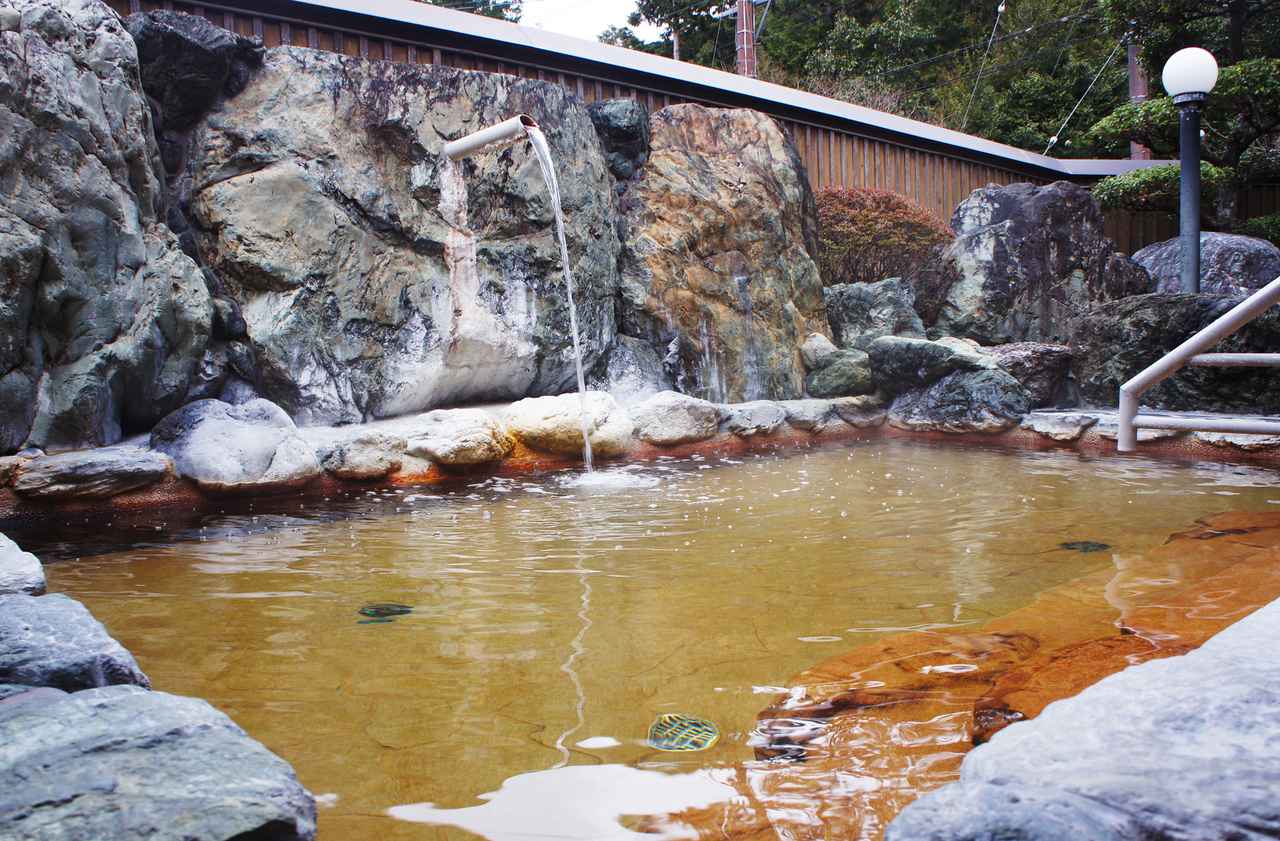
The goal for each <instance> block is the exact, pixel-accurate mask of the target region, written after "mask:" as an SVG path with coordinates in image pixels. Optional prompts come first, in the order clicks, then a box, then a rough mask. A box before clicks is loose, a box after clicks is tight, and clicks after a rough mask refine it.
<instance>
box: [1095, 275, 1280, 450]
mask: <svg viewBox="0 0 1280 841" xmlns="http://www.w3.org/2000/svg"><path fill="white" fill-rule="evenodd" d="M1276 303H1280V277H1278V278H1276V279H1275V280H1273V281H1271V282H1270V283H1268V284H1267V285H1266V286H1264V287H1262V288H1261V289H1259V290H1258V291H1257V292H1254V293H1253V294H1252V295H1250V296H1249V297H1248V298H1245V299H1244V300H1243V301H1241V302H1240V303H1238V304H1236V305H1235V306H1234V307H1232V308H1231V309H1229V310H1227V311H1226V312H1225V313H1223V314H1222V315H1221V316H1219V317H1218V318H1217V319H1215V320H1214V322H1213V323H1212V324H1210V325H1208V326H1207V327H1205V328H1204V329H1203V330H1201V331H1200V332H1199V333H1196V334H1195V335H1194V336H1192V337H1191V338H1189V339H1187V340H1186V341H1185V342H1183V343H1182V344H1180V345H1178V346H1177V347H1176V348H1174V349H1173V350H1171V351H1169V352H1168V353H1166V354H1165V355H1164V356H1162V357H1161V358H1160V359H1158V360H1156V361H1155V362H1153V363H1152V364H1150V365H1148V366H1147V367H1146V368H1144V369H1143V370H1142V372H1141V373H1140V374H1138V375H1137V376H1135V377H1133V378H1132V379H1130V380H1129V381H1128V382H1126V383H1125V384H1124V385H1122V386H1120V432H1119V436H1118V437H1117V439H1116V449H1117V450H1118V451H1119V452H1122V453H1131V452H1133V451H1134V449H1136V448H1137V446H1138V429H1196V430H1203V431H1215V432H1237V433H1254V434H1264V435H1266V434H1270V435H1274V434H1277V433H1278V432H1280V423H1277V422H1275V421H1263V420H1252V419H1243V418H1240V419H1225V418H1224V419H1220V420H1213V419H1196V418H1161V417H1157V416H1139V415H1138V398H1139V397H1141V396H1142V395H1143V394H1145V393H1146V392H1148V391H1150V390H1151V389H1152V388H1155V387H1156V386H1157V385H1159V384H1160V383H1162V382H1164V381H1165V380H1167V379H1169V377H1172V376H1173V375H1174V374H1176V373H1177V372H1178V371H1180V370H1182V368H1184V367H1185V366H1187V365H1189V364H1191V365H1207V364H1213V361H1212V359H1213V357H1214V356H1215V354H1206V355H1204V356H1201V354H1202V353H1203V352H1204V351H1205V350H1206V349H1208V348H1210V347H1212V346H1214V345H1216V344H1217V343H1218V342H1220V341H1222V340H1223V339H1225V338H1226V337H1227V336H1230V335H1231V334H1232V333H1235V332H1236V331H1237V330H1239V329H1241V328H1242V327H1244V326H1245V325H1246V324H1248V323H1249V322H1251V321H1253V320H1254V319H1255V318H1257V317H1258V316H1260V315H1262V313H1264V312H1266V311H1267V310H1268V309H1270V308H1271V306H1272V305H1274V304H1276ZM1241 356H1243V355H1242V354H1231V355H1228V354H1222V357H1223V358H1222V359H1221V360H1220V361H1221V362H1222V363H1223V364H1227V365H1231V364H1236V365H1239V364H1241V363H1242V362H1243V361H1244V360H1242V359H1240V357H1241ZM1249 356H1250V357H1251V358H1250V359H1249V363H1250V364H1254V365H1267V364H1275V363H1274V362H1273V361H1272V360H1269V359H1265V358H1264V357H1263V355H1262V354H1257V355H1252V354H1251V355H1249ZM1197 357H1199V358H1197Z"/></svg>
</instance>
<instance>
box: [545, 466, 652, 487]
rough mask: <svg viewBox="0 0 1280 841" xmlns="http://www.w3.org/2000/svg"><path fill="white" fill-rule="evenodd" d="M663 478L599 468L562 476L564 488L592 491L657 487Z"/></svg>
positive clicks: (561, 483)
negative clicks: (589, 471) (588, 471)
mask: <svg viewBox="0 0 1280 841" xmlns="http://www.w3.org/2000/svg"><path fill="white" fill-rule="evenodd" d="M660 481H661V480H659V479H658V477H657V476H647V475H645V474H643V473H632V472H630V471H627V470H598V471H594V472H591V473H573V474H570V475H567V476H564V477H561V478H560V480H559V484H560V486H561V487H562V488H572V489H580V490H591V491H626V490H634V489H636V488H653V487H657V485H658V484H659V483H660Z"/></svg>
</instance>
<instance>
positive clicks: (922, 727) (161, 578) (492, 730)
mask: <svg viewBox="0 0 1280 841" xmlns="http://www.w3.org/2000/svg"><path fill="white" fill-rule="evenodd" d="M610 470H611V471H612V472H614V473H619V472H621V473H624V474H626V475H628V476H630V477H632V478H631V480H629V481H627V482H623V483H620V484H619V486H618V487H612V488H611V487H576V486H574V485H573V484H572V483H568V482H566V481H565V480H566V479H568V478H571V474H561V475H553V476H548V477H544V478H541V479H530V480H505V479H490V480H486V481H481V482H477V483H474V484H473V485H470V486H467V487H463V488H460V489H458V490H456V491H452V492H447V493H442V492H439V491H437V490H432V491H418V492H415V491H413V490H411V489H402V490H397V491H378V492H370V493H369V494H367V495H364V496H361V497H357V498H354V499H346V500H332V501H330V502H329V503H328V504H327V505H326V507H325V510H324V511H316V510H309V509H313V508H315V507H316V505H317V504H316V503H314V502H309V503H306V505H307V508H308V510H301V511H297V510H295V511H292V512H291V513H288V514H285V513H281V512H282V511H283V510H286V509H291V508H295V507H296V506H295V504H294V503H282V502H279V501H277V502H275V503H272V505H273V506H274V513H267V512H266V511H264V510H263V509H262V506H261V505H259V511H258V513H239V514H222V515H211V516H209V517H208V518H206V519H205V520H203V521H201V522H199V523H197V524H195V525H194V526H188V527H186V528H184V529H183V531H182V532H181V534H180V535H178V537H177V539H174V540H173V542H169V543H161V544H148V543H145V542H139V543H138V545H135V546H133V547H131V548H125V549H118V550H117V551H104V552H101V553H99V554H95V555H92V556H89V557H82V558H80V559H79V560H75V561H71V560H68V561H66V562H56V563H53V564H51V565H50V567H49V570H48V571H49V577H50V588H51V589H52V590H57V591H63V592H67V593H69V594H70V595H72V596H75V597H77V598H80V599H82V600H84V601H85V602H86V604H88V606H89V607H90V608H91V609H92V610H93V612H94V613H95V614H96V615H97V616H98V617H99V618H100V619H101V620H102V621H103V622H104V623H105V624H106V625H107V627H108V629H109V630H110V631H111V632H112V633H113V634H114V635H115V636H116V637H117V638H119V639H120V640H121V642H123V643H124V644H125V645H126V646H127V647H128V648H130V649H131V650H132V651H133V652H134V653H135V655H136V656H137V658H138V660H139V661H140V663H141V664H142V666H143V668H144V669H145V670H146V671H147V672H148V674H149V675H150V676H151V678H152V681H153V682H154V684H155V686H156V687H157V688H158V689H162V690H164V691H168V692H174V693H179V694H186V695H196V696H200V697H203V698H206V699H208V700H209V701H210V702H211V703H213V704H214V705H215V706H217V707H218V708H220V709H222V710H224V711H225V712H227V713H228V714H230V715H231V716H232V717H233V718H234V719H235V720H236V721H237V722H238V723H239V724H240V725H241V726H243V727H244V728H245V729H246V730H247V731H248V732H249V733H250V734H251V735H253V736H254V737H256V738H258V739H259V740H261V741H262V742H264V743H265V744H266V745H267V746H268V747H270V748H271V749H272V750H274V751H275V752H277V753H278V754H280V755H281V756H283V757H284V758H285V759H287V760H288V761H290V762H291V763H293V765H294V767H295V768H296V769H297V771H298V774H299V776H300V777H301V779H302V781H303V783H304V784H305V785H307V786H308V788H310V789H311V790H312V791H313V792H315V793H316V794H318V795H321V800H322V803H323V804H324V805H323V808H322V809H321V813H320V828H321V838H322V839H326V840H327V839H334V841H337V840H338V839H342V840H343V841H346V840H347V839H351V840H352V841H360V840H361V839H384V838H386V839H420V838H431V839H436V838H470V837H475V835H473V834H471V833H469V832H468V831H466V830H464V829H461V828H458V827H469V828H470V829H471V830H474V831H475V832H477V833H480V834H483V835H484V836H486V837H490V838H495V839H497V838H510V839H517V838H535V837H536V838H544V839H545V838H605V837H616V838H632V837H635V838H639V837H655V836H654V835H647V836H641V835H639V834H636V833H634V832H632V831H631V829H627V828H624V827H631V828H636V829H644V830H649V831H652V830H655V829H656V830H661V831H663V832H666V833H669V834H673V835H676V834H681V833H683V832H686V831H687V829H688V828H687V827H684V826H682V825H681V824H680V823H679V822H673V821H653V820H645V819H644V818H643V816H645V815H661V814H665V813H673V812H684V813H688V814H690V815H694V816H695V817H691V818H690V821H691V824H692V825H693V826H695V827H696V828H697V830H698V831H699V833H700V834H701V835H703V836H704V837H716V836H717V834H719V832H720V830H719V829H716V828H715V827H713V828H712V829H711V830H709V829H708V827H707V825H706V822H707V817H706V816H707V815H718V816H719V817H718V818H717V820H723V821H726V822H727V821H728V817H726V815H728V814H729V813H731V812H732V811H733V810H732V809H728V808H727V807H726V808H725V809H720V810H719V811H716V810H715V809H712V810H711V811H709V812H708V811H705V810H707V809H708V808H709V807H711V805H712V804H714V803H716V802H717V801H719V800H724V799H728V801H729V805H732V806H733V807H734V808H736V809H738V810H739V811H744V810H745V811H747V812H751V813H752V814H754V815H755V821H754V823H752V822H751V821H746V822H742V821H739V824H740V825H742V826H743V827H745V829H743V830H742V831H738V830H736V829H734V830H733V831H729V830H730V827H729V826H728V824H727V823H725V824H724V825H723V829H724V830H725V831H726V832H727V833H728V834H730V835H737V836H740V837H746V836H748V835H749V836H751V837H774V834H773V833H774V830H773V829H772V828H771V827H785V828H786V833H787V835H786V837H815V838H821V837H824V835H826V834H829V831H828V830H824V829H823V828H822V827H821V826H818V825H817V822H819V821H822V820H828V819H829V816H830V815H831V814H833V808H829V807H830V805H831V804H847V803H848V802H850V796H851V793H856V792H858V791H865V790H867V789H868V787H871V788H877V789H885V790H893V791H896V792H899V793H901V792H906V793H907V795H903V797H906V799H909V796H913V795H911V793H913V792H918V791H922V790H925V789H927V788H931V787H933V786H936V785H937V784H939V783H940V782H945V781H946V780H948V779H950V778H952V777H953V776H954V774H955V764H956V763H955V762H954V761H952V760H953V759H954V758H955V748H954V745H955V744H956V743H959V742H963V741H965V740H966V739H967V738H968V737H969V734H968V732H967V731H966V730H965V728H963V727H960V726H958V725H957V724H956V720H955V719H954V716H953V715H952V713H949V712H948V713H945V714H941V715H934V714H933V713H932V712H930V716H931V717H929V718H927V719H926V720H924V721H894V722H889V723H888V724H886V725H885V729H884V732H883V736H882V737H883V738H884V739H886V740H897V741H899V742H903V743H910V742H912V740H913V739H915V740H916V741H919V742H920V743H921V744H925V743H928V744H929V745H941V746H947V745H951V746H952V747H950V748H947V749H946V750H943V749H941V748H939V749H937V750H935V749H934V748H932V747H931V748H929V749H928V750H924V751H923V752H921V753H919V754H918V755H914V756H913V757H912V758H911V760H910V761H909V762H906V763H898V764H894V763H885V764H884V765H883V766H877V764H876V761H875V760H874V757H870V756H869V755H867V754H866V753H865V751H864V752H863V753H852V754H850V755H849V756H848V757H846V759H845V761H847V762H862V763H864V766H863V767H861V768H847V769H840V768H836V769H832V768H827V769H826V770H825V771H824V773H823V774H822V775H820V781H819V784H818V786H817V787H814V786H813V785H812V780H809V781H807V782H806V783H805V785H804V786H800V787H797V788H795V789H794V790H792V791H791V792H790V796H788V792H787V791H781V792H779V791H778V790H776V789H777V788H778V787H779V786H781V787H783V788H784V789H785V787H786V786H787V785H791V784H792V783H793V782H794V781H789V780H788V778H786V777H785V776H784V777H772V778H766V777H764V776H761V775H760V774H759V771H760V770H761V768H766V769H767V768H774V767H784V766H785V764H786V763H791V764H792V765H796V764H797V763H794V762H793V760H789V759H787V758H785V757H784V758H783V759H779V760H775V761H774V762H773V763H771V764H770V763H763V764H762V763H761V762H759V761H757V760H756V748H758V747H760V748H761V749H762V755H764V754H765V753H768V752H769V751H768V750H767V745H766V746H762V738H766V737H768V733H765V735H764V736H762V735H761V733H759V732H755V733H754V735H753V731H755V730H756V728H757V726H758V722H757V716H759V715H760V714H761V712H762V710H765V709H766V708H770V707H776V706H777V705H778V698H779V693H780V692H785V691H786V690H788V689H790V688H791V687H793V686H801V685H804V684H806V683H810V682H811V681H807V680H806V679H805V678H804V675H803V673H804V672H805V670H806V669H810V668H811V667H814V666H815V664H822V663H824V662H827V661H836V662H839V661H840V660H841V658H842V657H845V656H846V655H847V653H848V652H850V651H855V650H862V649H864V648H866V647H867V646H875V645H889V644H890V643H891V642H892V640H893V639H895V638H896V637H895V636H894V635H898V636H900V635H901V634H902V632H904V631H913V630H915V631H919V630H923V631H931V632H934V633H938V634H953V633H956V634H959V633H965V632H968V631H978V630H979V629H983V628H986V627H988V626H989V625H990V624H991V623H992V622H999V621H1007V620H1002V619H1001V617H1006V616H1007V615H1011V614H1016V613H1017V612H1018V611H1019V610H1021V611H1022V615H1032V616H1034V617H1035V621H1036V622H1039V623H1041V624H1055V623H1056V624H1059V625H1063V626H1069V625H1070V623H1072V622H1073V613H1072V611H1073V608H1072V607H1070V606H1069V605H1068V606H1064V605H1065V604H1067V603H1068V602H1071V600H1070V599H1062V598H1058V599H1054V598H1048V597H1043V598H1041V599H1040V601H1038V602H1037V601H1036V600H1037V598H1038V597H1041V596H1042V595H1043V594H1053V593H1059V592H1063V590H1062V588H1063V585H1068V584H1069V583H1071V582H1077V581H1081V580H1091V581H1095V582H1098V586H1097V588H1095V589H1099V588H1102V589H1105V587H1106V582H1108V581H1111V580H1112V579H1113V578H1114V575H1113V574H1112V571H1116V570H1121V569H1126V568H1132V567H1134V565H1135V562H1136V561H1138V560H1140V559H1142V558H1145V557H1147V556H1148V555H1150V554H1151V553H1153V552H1155V551H1156V549H1157V548H1158V547H1160V546H1161V545H1162V544H1164V543H1165V542H1166V540H1167V539H1168V538H1169V536H1170V534H1171V533H1172V532H1175V531H1179V530H1182V529H1186V528H1187V527H1188V526H1189V525H1190V524H1191V523H1192V522H1193V521H1195V520H1197V519H1198V518H1202V517H1205V516H1208V515H1211V514H1215V513H1217V512H1222V511H1227V510H1253V511H1265V510H1268V509H1272V510H1274V509H1275V508H1276V507H1280V489H1276V488H1274V478H1275V477H1274V473H1273V472H1271V471H1266V470H1261V469H1255V468H1245V467H1230V466H1224V465H1200V466H1188V465H1178V464H1165V463H1157V462H1151V461H1145V460H1141V459H1118V458H1098V459H1094V458H1088V457H1082V456H1079V455H1076V454H1074V453H1006V452H997V451H986V450H979V449H969V448H966V449H959V448H945V447H935V446H929V445H923V444H918V443H910V442H902V441H880V442H876V443H871V444H859V445H851V446H833V447H828V448H824V449H816V450H811V451H807V452H803V453H796V454H791V455H787V456H777V455H771V456H746V457H741V458H733V459H728V458H721V459H712V458H707V459H698V458H696V457H695V458H693V459H688V460H681V461H667V462H658V463H654V464H649V465H644V466H632V467H628V468H621V469H620V468H612V469H610ZM606 472H608V471H606ZM153 527H154V528H159V529H160V531H158V532H157V533H156V535H157V537H160V536H164V537H165V539H169V538H170V532H171V531H172V527H171V526H169V525H165V524H161V523H157V524H155V526H153ZM55 540H60V541H62V542H61V546H62V547H63V551H64V553H65V552H66V551H67V546H68V545H69V544H70V545H74V544H76V543H77V542H78V540H79V539H78V538H75V537H74V536H73V533H71V532H63V533H61V534H59V535H49V536H48V542H47V548H48V550H49V551H53V550H54V549H55V548H56V546H57V545H58V544H55ZM26 542H27V543H28V544H32V545H33V546H35V548H36V549H37V550H39V548H40V546H39V543H38V536H34V535H33V536H31V537H30V538H29V539H28V540H27V541H26ZM1064 543H1069V544H1074V545H1075V547H1076V548H1071V549H1063V548H1061V544H1064ZM1205 545H1206V546H1208V545H1209V544H1208V543H1206V544H1205ZM1099 547H1101V548H1099ZM1083 550H1088V551H1083ZM1072 586H1075V585H1072ZM1069 589H1070V588H1069V587H1068V590H1069ZM382 602H393V603H401V604H404V605H407V606H410V607H412V609H413V611H412V613H410V614H408V615H401V616H396V617H394V618H392V619H391V621H384V622H368V621H367V619H368V617H366V616H363V615H361V614H359V613H358V612H357V611H358V610H359V609H360V608H361V607H363V606H366V605H369V604H371V603H382ZM1033 602H1036V605H1035V606H1034V607H1029V606H1031V605H1032V604H1033ZM1089 610H1093V608H1089ZM1094 612H1095V613H1096V610H1095V611H1094ZM1090 616H1091V618H1094V617H1092V614H1090ZM1014 647H1016V645H1014ZM932 665H933V666H936V665H937V664H936V663H933V664H932ZM946 672H947V670H945V669H944V670H942V673H943V674H945V673H946ZM797 675H799V676H800V679H799V680H798V681H797V680H796V677H797ZM797 703H798V704H800V705H801V706H803V703H802V702H800V701H798V702H797ZM967 703H969V704H970V707H971V706H972V699H969V700H968V702H967ZM667 712H675V713H685V714H689V715H693V716H697V717H699V718H702V719H706V720H709V721H711V722H714V723H715V724H716V725H717V726H718V728H719V731H720V734H721V736H720V739H719V741H718V742H717V743H716V744H715V745H714V746H713V747H711V748H710V749H708V750H705V751H700V752H690V753H671V752H662V751H658V750H655V749H654V748H652V747H650V746H648V745H647V744H646V742H645V739H646V733H647V731H648V729H649V726H650V724H651V723H652V722H653V721H654V719H655V718H656V717H657V716H658V715H660V714H662V713H667ZM766 724H767V723H766ZM763 729H764V730H766V731H767V730H768V727H767V726H766V727H765V728H763ZM872 730H874V728H864V731H863V732H862V733H861V734H860V738H861V739H862V741H863V742H866V741H867V739H868V738H870V739H871V741H875V739H876V738H880V737H877V736H875V735H874V733H872V736H870V737H868V736H867V733H871V732H872ZM939 757H941V759H940V760H939V761H934V760H936V759H938V758H939ZM803 764H804V763H799V765H803ZM814 767H817V765H816V764H814ZM796 785H797V786H799V784H796ZM770 786H773V787H774V790H770V789H769V787H770ZM500 789H501V791H500V792H499V790H500ZM494 792H499V793H498V794H497V795H496V796H489V797H486V795H491V793H494ZM410 804H434V807H426V806H422V805H417V806H414V807H412V808H401V809H397V810H396V812H395V814H396V815H397V817H392V816H390V815H389V814H388V810H389V809H392V807H405V806H409V805H410ZM824 804H826V805H824ZM466 807H471V808H466ZM450 810H459V811H450ZM698 810H704V811H703V812H701V813H699V811H698ZM834 813H838V819H839V822H840V824H841V831H840V833H839V837H857V836H858V835H866V836H867V837H874V836H875V835H876V834H877V833H878V832H879V831H880V828H881V827H880V823H881V820H882V816H881V815H878V814H872V813H871V812H867V813H866V814H865V815H864V814H862V813H860V812H858V810H857V809H852V808H848V807H845V808H843V811H842V810H841V808H840V807H839V806H838V805H837V807H835V808H834ZM622 816H626V817H622ZM423 821H426V822H423ZM454 824H456V825H457V826H454ZM832 837H836V836H832Z"/></svg>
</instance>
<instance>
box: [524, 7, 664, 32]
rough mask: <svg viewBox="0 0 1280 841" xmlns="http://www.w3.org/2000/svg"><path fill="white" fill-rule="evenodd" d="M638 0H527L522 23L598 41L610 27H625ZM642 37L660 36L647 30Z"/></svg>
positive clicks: (650, 28) (643, 29) (644, 29)
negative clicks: (601, 34) (628, 16)
mask: <svg viewBox="0 0 1280 841" xmlns="http://www.w3.org/2000/svg"><path fill="white" fill-rule="evenodd" d="M635 9H636V4H635V0H524V14H523V15H522V16H521V18H520V23H522V24H524V25H525V26H536V27H538V28H539V29H545V30H547V31H549V32H559V33H561V34H564V35H573V36H574V37H577V38H586V39H587V40H589V41H594V40H596V38H598V37H599V36H600V33H601V32H604V31H605V30H606V29H608V28H609V27H610V26H625V25H626V23H627V15H629V14H631V13H632V12H634V11H635ZM638 34H639V35H640V36H641V37H642V38H655V37H657V30H655V29H653V28H652V27H643V28H642V29H641V30H639V32H638Z"/></svg>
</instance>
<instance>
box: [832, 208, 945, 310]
mask: <svg viewBox="0 0 1280 841" xmlns="http://www.w3.org/2000/svg"><path fill="white" fill-rule="evenodd" d="M818 221H819V226H820V230H819V239H820V249H819V253H818V270H819V271H820V272H821V273H822V282H823V283H824V284H825V285H827V286H833V285H835V284H837V283H874V282H875V281H877V280H884V279H885V278H886V277H905V276H907V275H910V274H911V273H912V272H913V271H915V270H916V269H917V268H918V267H919V266H920V264H921V263H922V262H923V261H924V260H925V259H926V258H927V257H928V256H929V254H930V252H931V251H932V249H933V248H934V246H936V245H940V244H942V243H944V242H949V241H950V240H951V239H952V236H953V235H952V233H951V229H950V228H948V227H947V226H946V225H944V224H942V223H941V222H939V221H938V220H937V219H935V218H934V217H933V216H931V215H930V214H929V212H928V211H927V210H925V209H924V208H923V207H921V206H920V205H918V204H916V203H915V202H913V201H911V200H910V199H908V198H906V197H904V196H900V195H898V194H897V193H890V192H888V191H886V190H870V189H864V188H856V187H855V188H853V189H843V188H840V187H828V188H826V189H823V190H819V191H818Z"/></svg>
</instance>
